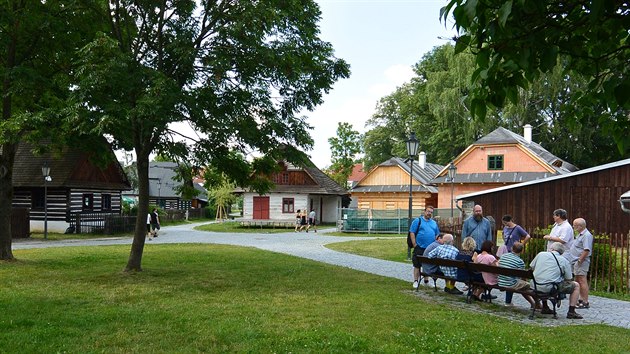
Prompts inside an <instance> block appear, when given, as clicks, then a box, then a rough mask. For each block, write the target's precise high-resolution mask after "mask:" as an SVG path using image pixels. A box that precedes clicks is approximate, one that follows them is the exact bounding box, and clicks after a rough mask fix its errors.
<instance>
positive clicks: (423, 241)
mask: <svg viewBox="0 0 630 354" xmlns="http://www.w3.org/2000/svg"><path fill="white" fill-rule="evenodd" d="M432 216H433V207H432V206H430V205H429V206H427V207H426V208H424V215H423V216H422V217H419V218H417V219H415V220H414V221H413V222H412V223H411V226H410V227H409V233H410V235H411V241H412V243H413V257H412V262H413V288H414V289H417V288H418V282H419V281H420V268H421V267H422V264H421V263H420V261H419V260H418V256H422V255H424V251H425V249H426V248H427V247H428V246H429V245H430V244H431V243H432V242H433V241H434V240H435V237H436V236H437V235H439V234H440V228H439V227H438V224H437V223H436V222H435V220H433V219H432ZM424 282H425V283H428V282H429V279H428V278H425V279H424Z"/></svg>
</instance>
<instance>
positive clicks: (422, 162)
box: [418, 151, 427, 169]
mask: <svg viewBox="0 0 630 354" xmlns="http://www.w3.org/2000/svg"><path fill="white" fill-rule="evenodd" d="M426 165H427V153H426V152H424V151H420V153H419V154H418V166H420V168H422V169H424V167H425V166H426Z"/></svg>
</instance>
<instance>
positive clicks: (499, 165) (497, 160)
mask: <svg viewBox="0 0 630 354" xmlns="http://www.w3.org/2000/svg"><path fill="white" fill-rule="evenodd" d="M502 169H503V155H490V156H488V170H502Z"/></svg>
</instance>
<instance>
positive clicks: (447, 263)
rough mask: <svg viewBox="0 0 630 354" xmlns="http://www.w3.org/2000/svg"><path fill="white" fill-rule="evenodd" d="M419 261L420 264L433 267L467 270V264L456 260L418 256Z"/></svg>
mask: <svg viewBox="0 0 630 354" xmlns="http://www.w3.org/2000/svg"><path fill="white" fill-rule="evenodd" d="M418 260H419V261H420V263H424V264H432V265H436V266H442V267H455V268H460V269H466V262H464V261H456V260H454V259H445V258H429V257H425V256H418Z"/></svg>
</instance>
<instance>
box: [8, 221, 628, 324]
mask: <svg viewBox="0 0 630 354" xmlns="http://www.w3.org/2000/svg"><path fill="white" fill-rule="evenodd" d="M194 226H196V225H190V224H189V225H181V226H169V227H164V228H162V230H161V231H160V236H159V237H158V238H155V239H154V240H152V241H148V240H147V245H150V244H151V243H154V244H167V243H213V244H225V245H236V246H247V247H255V248H259V249H263V250H268V251H273V252H280V253H285V254H289V255H293V256H297V257H301V258H307V259H311V260H314V261H318V262H323V263H328V264H333V265H338V266H342V267H347V268H351V269H355V270H359V271H363V272H367V273H371V274H377V275H381V276H384V277H390V278H396V279H400V280H403V281H405V282H406V283H403V284H402V285H403V287H405V288H403V289H402V291H406V292H409V293H410V294H413V295H415V296H419V297H422V298H425V299H430V300H431V301H436V300H437V301H441V302H444V303H446V304H449V305H451V306H457V307H461V308H463V309H466V310H469V311H474V312H484V313H490V314H493V315H496V316H499V317H506V318H510V319H512V320H515V321H519V322H523V323H530V324H531V323H535V324H540V325H543V326H560V325H569V324H572V325H573V324H592V323H605V324H608V325H611V326H616V327H622V328H627V329H630V302H627V301H619V300H613V299H607V298H602V297H598V296H589V301H590V303H591V309H588V310H579V312H580V314H582V315H583V316H584V319H583V320H567V319H566V318H565V316H564V315H565V313H566V309H567V306H568V303H567V302H566V301H565V302H563V305H562V307H561V308H560V310H559V312H558V319H553V318H551V316H550V315H544V316H543V315H540V314H537V317H536V319H534V320H529V319H528V318H527V313H528V311H527V307H528V306H529V305H528V304H527V302H526V301H525V300H524V299H523V298H522V297H521V296H520V295H518V294H515V295H514V300H513V303H514V306H513V307H510V308H507V307H504V306H503V305H504V302H503V300H504V295H503V293H500V292H498V291H496V290H495V292H494V294H495V295H497V296H498V298H497V299H496V300H493V305H491V304H485V303H484V304H479V303H474V304H467V303H466V302H465V301H464V297H463V296H454V295H447V294H445V293H444V292H442V291H438V292H437V293H436V292H434V291H433V288H432V287H430V286H421V289H420V290H419V291H411V271H412V266H411V264H410V263H400V262H392V261H385V260H380V259H376V258H370V257H363V256H358V255H353V254H347V253H342V252H337V251H333V250H330V249H328V248H326V247H325V245H327V244H329V243H335V242H345V241H352V240H366V239H373V238H368V237H339V236H326V232H329V231H332V230H331V229H329V230H320V232H318V233H314V232H309V233H304V232H302V233H295V232H287V233H279V234H241V233H214V232H201V231H195V230H193V227H194ZM402 242H403V241H402V240H401V245H402V244H403V243H402ZM119 244H131V238H129V237H120V238H102V239H92V240H67V241H47V242H43V241H34V240H28V239H27V240H16V241H14V243H13V249H14V250H17V249H28V248H46V247H71V246H98V245H119ZM459 285H460V288H461V284H459ZM443 287H444V283H443V281H441V280H438V289H441V288H443ZM497 305H499V306H497Z"/></svg>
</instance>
